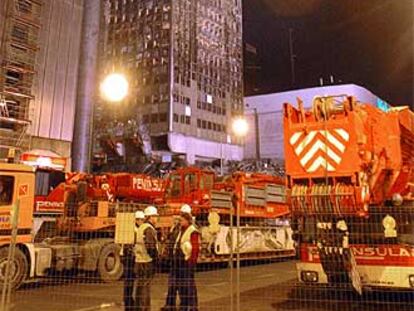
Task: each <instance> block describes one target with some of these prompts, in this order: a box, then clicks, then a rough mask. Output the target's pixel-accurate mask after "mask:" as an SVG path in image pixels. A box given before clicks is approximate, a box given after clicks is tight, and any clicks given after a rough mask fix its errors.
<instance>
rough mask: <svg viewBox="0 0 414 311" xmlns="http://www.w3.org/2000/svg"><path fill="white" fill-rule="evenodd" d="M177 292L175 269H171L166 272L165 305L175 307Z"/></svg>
mask: <svg viewBox="0 0 414 311" xmlns="http://www.w3.org/2000/svg"><path fill="white" fill-rule="evenodd" d="M177 294H178V286H177V280H176V277H175V271H174V270H173V269H171V271H170V273H169V274H168V293H167V299H166V302H165V306H166V307H175V305H176V303H177Z"/></svg>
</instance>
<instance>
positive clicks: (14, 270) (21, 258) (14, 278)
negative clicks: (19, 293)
mask: <svg viewBox="0 0 414 311" xmlns="http://www.w3.org/2000/svg"><path fill="white" fill-rule="evenodd" d="M8 255H9V248H8V247H3V248H2V249H0V284H3V283H4V280H5V278H6V271H7V265H8V260H7V258H8ZM9 269H10V272H9V273H10V275H9V280H10V282H11V287H12V288H14V289H15V288H18V287H20V285H22V283H23V281H24V280H25V279H26V276H27V272H28V270H29V264H28V262H27V258H26V256H25V255H24V253H23V252H22V251H21V250H20V249H18V248H17V247H16V250H15V253H14V259H13V260H12V261H11V265H10V268H9Z"/></svg>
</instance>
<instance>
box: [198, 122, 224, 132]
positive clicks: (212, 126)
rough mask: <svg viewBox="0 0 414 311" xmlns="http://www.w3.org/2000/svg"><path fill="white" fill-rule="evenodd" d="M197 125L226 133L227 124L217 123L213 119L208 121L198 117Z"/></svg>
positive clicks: (200, 127)
mask: <svg viewBox="0 0 414 311" xmlns="http://www.w3.org/2000/svg"><path fill="white" fill-rule="evenodd" d="M197 127H198V128H199V129H204V130H213V131H215V132H223V133H226V130H227V129H226V126H225V125H222V124H217V123H214V122H211V121H206V120H202V119H197Z"/></svg>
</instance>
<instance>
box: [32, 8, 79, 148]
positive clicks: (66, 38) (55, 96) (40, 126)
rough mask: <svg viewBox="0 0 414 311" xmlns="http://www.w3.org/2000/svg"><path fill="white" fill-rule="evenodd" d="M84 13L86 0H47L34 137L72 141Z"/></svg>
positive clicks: (39, 60) (34, 113) (42, 29)
mask: <svg viewBox="0 0 414 311" xmlns="http://www.w3.org/2000/svg"><path fill="white" fill-rule="evenodd" d="M82 12H83V0H44V4H43V11H42V28H41V34H40V50H39V55H38V59H37V77H36V82H35V86H34V89H33V93H34V96H35V99H34V101H33V107H32V109H31V112H32V116H31V120H32V126H31V129H30V134H31V135H32V136H35V137H40V138H46V139H53V140H58V141H65V142H71V141H72V137H73V127H74V115H75V104H76V91H77V79H78V64H79V47H80V39H81V26H82ZM34 147H36V146H34ZM69 148H70V147H69Z"/></svg>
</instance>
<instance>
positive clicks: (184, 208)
mask: <svg viewBox="0 0 414 311" xmlns="http://www.w3.org/2000/svg"><path fill="white" fill-rule="evenodd" d="M180 212H181V213H185V214H191V206H190V205H188V204H183V205H181V209H180Z"/></svg>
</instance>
